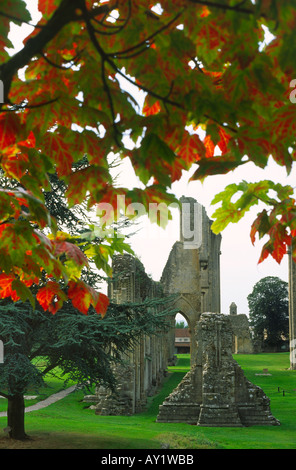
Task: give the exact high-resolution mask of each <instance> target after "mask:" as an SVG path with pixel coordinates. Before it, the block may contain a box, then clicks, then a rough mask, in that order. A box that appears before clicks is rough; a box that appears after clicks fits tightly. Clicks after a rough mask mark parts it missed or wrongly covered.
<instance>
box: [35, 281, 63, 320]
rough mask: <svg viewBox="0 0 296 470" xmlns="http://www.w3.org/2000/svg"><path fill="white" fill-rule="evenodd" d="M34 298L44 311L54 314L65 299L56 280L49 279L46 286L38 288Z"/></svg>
mask: <svg viewBox="0 0 296 470" xmlns="http://www.w3.org/2000/svg"><path fill="white" fill-rule="evenodd" d="M36 298H37V300H38V302H39V304H40V305H41V307H42V308H43V309H44V310H45V311H46V310H48V311H49V312H51V313H52V314H55V313H56V312H57V311H58V310H59V309H60V308H61V306H62V305H63V303H64V300H66V295H65V293H64V292H63V291H62V289H61V287H60V285H59V284H58V283H57V282H55V281H49V282H48V283H47V284H46V286H44V287H41V289H39V291H38V292H37V295H36Z"/></svg>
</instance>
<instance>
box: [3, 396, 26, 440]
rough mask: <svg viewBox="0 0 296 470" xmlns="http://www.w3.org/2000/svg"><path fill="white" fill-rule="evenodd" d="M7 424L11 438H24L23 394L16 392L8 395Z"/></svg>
mask: <svg viewBox="0 0 296 470" xmlns="http://www.w3.org/2000/svg"><path fill="white" fill-rule="evenodd" d="M7 425H8V427H9V436H10V437H12V438H13V439H19V440H22V439H26V437H27V435H26V433H25V403H24V395H23V394H22V393H17V394H16V395H10V396H9V397H8V408H7Z"/></svg>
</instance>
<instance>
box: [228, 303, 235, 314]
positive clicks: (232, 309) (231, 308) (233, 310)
mask: <svg viewBox="0 0 296 470" xmlns="http://www.w3.org/2000/svg"><path fill="white" fill-rule="evenodd" d="M229 315H237V305H236V303H235V302H232V303H231V304H230V307H229Z"/></svg>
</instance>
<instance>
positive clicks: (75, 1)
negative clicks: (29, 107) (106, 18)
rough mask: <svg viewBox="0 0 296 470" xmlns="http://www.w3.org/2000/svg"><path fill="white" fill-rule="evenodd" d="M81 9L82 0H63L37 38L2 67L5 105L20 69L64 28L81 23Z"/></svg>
mask: <svg viewBox="0 0 296 470" xmlns="http://www.w3.org/2000/svg"><path fill="white" fill-rule="evenodd" d="M80 8H81V1H80V0H62V2H61V4H60V6H59V7H58V8H57V9H56V11H55V12H54V14H53V16H52V17H51V18H50V19H49V21H48V22H47V23H46V25H44V27H43V28H42V29H41V31H40V32H39V33H38V34H37V35H36V36H34V37H32V38H30V39H29V40H28V41H27V42H26V44H25V46H24V47H23V49H22V50H21V51H19V52H17V53H16V54H15V55H14V56H12V57H11V58H10V59H9V60H8V61H7V62H5V63H4V64H2V65H0V79H1V80H2V82H3V85H4V101H5V103H7V102H9V99H8V95H9V91H10V88H11V83H12V80H13V77H14V75H16V73H17V72H18V70H19V69H21V68H23V67H25V66H26V65H28V63H29V62H30V60H31V59H32V58H33V57H35V56H36V55H38V54H39V53H40V52H41V51H42V50H43V49H44V48H45V46H46V45H47V44H48V43H49V42H50V41H51V40H52V39H53V38H55V37H56V35H57V34H58V33H59V32H60V31H61V30H62V29H63V27H64V26H66V25H67V24H68V23H70V22H72V21H80V20H81V19H82V15H79V14H78V13H77V9H78V10H79V9H80ZM107 10H108V11H110V6H109V7H108V5H102V6H100V7H97V8H95V9H94V10H93V11H92V12H91V14H92V15H98V14H100V13H104V12H106V11H107Z"/></svg>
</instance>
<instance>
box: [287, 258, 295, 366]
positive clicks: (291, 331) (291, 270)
mask: <svg viewBox="0 0 296 470" xmlns="http://www.w3.org/2000/svg"><path fill="white" fill-rule="evenodd" d="M288 257H289V337H290V368H291V369H292V370H296V312H295V309H296V263H295V261H293V258H292V252H291V249H289V251H288Z"/></svg>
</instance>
